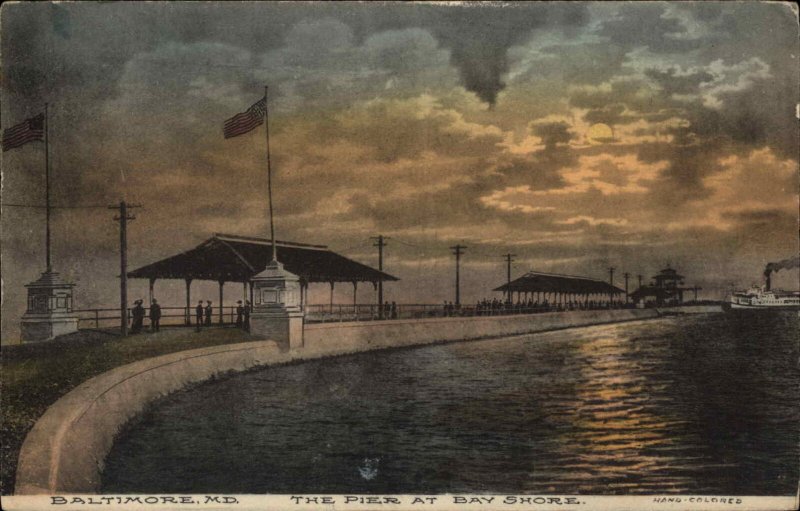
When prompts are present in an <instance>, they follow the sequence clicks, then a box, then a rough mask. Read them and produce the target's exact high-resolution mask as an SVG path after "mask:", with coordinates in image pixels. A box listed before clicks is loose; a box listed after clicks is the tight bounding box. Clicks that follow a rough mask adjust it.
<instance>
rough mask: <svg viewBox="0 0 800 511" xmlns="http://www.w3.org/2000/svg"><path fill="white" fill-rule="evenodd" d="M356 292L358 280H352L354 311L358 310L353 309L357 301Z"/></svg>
mask: <svg viewBox="0 0 800 511" xmlns="http://www.w3.org/2000/svg"><path fill="white" fill-rule="evenodd" d="M357 293H358V282H357V281H355V280H354V281H353V311H354V312H358V311H356V310H355V308H356V304H357V303H358V301H357V300H356V296H357Z"/></svg>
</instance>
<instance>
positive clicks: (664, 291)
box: [631, 265, 700, 307]
mask: <svg viewBox="0 0 800 511" xmlns="http://www.w3.org/2000/svg"><path fill="white" fill-rule="evenodd" d="M684 278H685V277H684V276H683V275H680V274H678V272H677V270H675V269H674V268H671V267H670V266H669V265H667V267H666V268H664V269H663V270H661V271H659V272H658V274H657V275H654V276H653V277H652V279H653V282H651V283H650V285H649V286H640V287H639V289H637V290H636V291H634V292H633V293H631V300H633V302H634V303H641V304H642V306H647V305H648V304H654V305H656V306H659V307H660V306H663V305H680V304H682V303H683V292H684V291H694V293H695V300H697V291H698V290H699V289H700V288H698V287H697V286H695V287H691V288H684V287H681V286H683V280H684Z"/></svg>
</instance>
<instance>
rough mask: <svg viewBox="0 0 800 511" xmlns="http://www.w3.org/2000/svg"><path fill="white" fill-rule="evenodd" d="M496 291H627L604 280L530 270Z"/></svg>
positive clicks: (605, 292) (606, 292) (617, 292)
mask: <svg viewBox="0 0 800 511" xmlns="http://www.w3.org/2000/svg"><path fill="white" fill-rule="evenodd" d="M495 291H511V292H515V291H520V292H523V293H524V292H532V293H539V292H543V293H604V294H608V293H615V294H619V293H622V294H624V293H625V291H623V290H622V289H620V288H618V287H616V286H612V285H611V284H609V283H608V282H606V281H604V280H598V279H592V278H589V277H577V276H574V275H559V274H556V273H542V272H535V271H530V272H528V273H526V274H525V275H523V276H521V277H519V278H518V279H515V280H512V281H511V282H509V283H508V284H503V285H502V286H500V287H498V288H496V289H495Z"/></svg>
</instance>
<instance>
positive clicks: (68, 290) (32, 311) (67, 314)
mask: <svg viewBox="0 0 800 511" xmlns="http://www.w3.org/2000/svg"><path fill="white" fill-rule="evenodd" d="M25 287H26V288H28V307H27V309H26V310H25V314H24V315H23V316H22V324H21V325H20V329H21V334H22V335H21V337H22V342H40V341H49V340H51V339H54V338H56V337H58V336H59V335H64V334H69V333H72V332H77V331H78V316H76V315H75V314H73V312H72V288H73V287H75V285H74V284H71V283H68V282H66V281H64V280H63V279H62V278H61V277H60V276H59V274H58V273H56V272H53V271H47V272H45V273H42V276H41V277H39V279H38V280H36V281H34V282H31V283H30V284H26V285H25Z"/></svg>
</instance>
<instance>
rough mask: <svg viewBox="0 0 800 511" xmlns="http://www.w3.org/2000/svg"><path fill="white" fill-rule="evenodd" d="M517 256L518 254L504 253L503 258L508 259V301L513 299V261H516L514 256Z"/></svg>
mask: <svg viewBox="0 0 800 511" xmlns="http://www.w3.org/2000/svg"><path fill="white" fill-rule="evenodd" d="M515 257H517V254H512V253H510V252H509V253H508V254H504V255H503V258H504V259H505V260H506V285H507V289H506V295H507V296H506V298H507V299H508V301H509V302H510V301H511V263H512V262H513V261H514V258H515Z"/></svg>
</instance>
